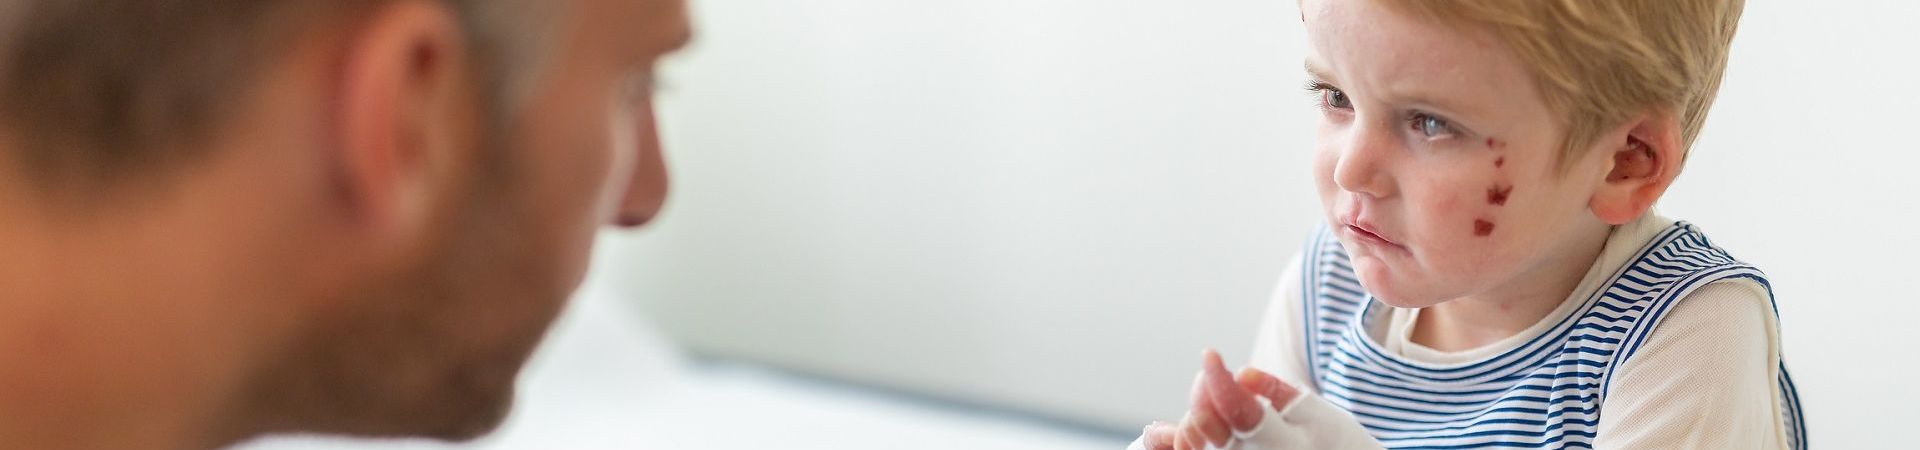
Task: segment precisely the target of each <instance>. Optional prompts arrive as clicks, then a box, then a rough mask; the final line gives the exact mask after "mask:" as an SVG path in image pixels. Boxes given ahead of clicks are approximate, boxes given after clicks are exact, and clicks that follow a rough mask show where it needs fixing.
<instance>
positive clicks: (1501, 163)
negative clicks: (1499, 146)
mask: <svg viewBox="0 0 1920 450" xmlns="http://www.w3.org/2000/svg"><path fill="white" fill-rule="evenodd" d="M1506 165H1507V157H1505V156H1502V157H1499V158H1494V159H1493V168H1495V169H1498V168H1501V167H1505V166H1506Z"/></svg>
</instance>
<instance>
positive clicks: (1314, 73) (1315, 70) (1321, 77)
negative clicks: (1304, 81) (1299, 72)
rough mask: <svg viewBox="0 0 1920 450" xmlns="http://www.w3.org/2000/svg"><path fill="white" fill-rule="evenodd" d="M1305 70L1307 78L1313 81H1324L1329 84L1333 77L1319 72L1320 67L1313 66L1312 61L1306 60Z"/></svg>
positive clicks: (1321, 71)
mask: <svg viewBox="0 0 1920 450" xmlns="http://www.w3.org/2000/svg"><path fill="white" fill-rule="evenodd" d="M1306 69H1307V76H1308V77H1311V78H1313V79H1314V80H1318V81H1326V82H1331V81H1332V80H1333V77H1330V76H1327V71H1325V70H1320V66H1319V65H1318V64H1314V63H1313V60H1311V59H1309V60H1307V62H1306Z"/></svg>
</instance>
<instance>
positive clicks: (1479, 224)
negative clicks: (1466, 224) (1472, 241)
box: [1473, 220, 1493, 237]
mask: <svg viewBox="0 0 1920 450" xmlns="http://www.w3.org/2000/svg"><path fill="white" fill-rule="evenodd" d="M1473 235H1474V236H1479V237H1487V236H1492V235H1493V222H1488V221H1486V220H1474V221H1473Z"/></svg>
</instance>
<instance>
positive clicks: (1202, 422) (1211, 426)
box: [1180, 401, 1233, 447]
mask: <svg viewBox="0 0 1920 450" xmlns="http://www.w3.org/2000/svg"><path fill="white" fill-rule="evenodd" d="M1199 403H1201V404H1200V405H1199V406H1197V407H1195V408H1194V410H1193V415H1190V416H1187V418H1188V421H1187V422H1186V423H1183V424H1180V426H1181V428H1190V429H1192V431H1194V433H1195V434H1198V435H1200V438H1201V439H1204V440H1205V441H1206V442H1208V443H1212V444H1213V445H1214V446H1215V447H1225V446H1226V445H1227V439H1230V438H1232V437H1233V430H1231V429H1228V428H1227V423H1226V422H1225V421H1222V420H1220V419H1219V418H1217V417H1214V415H1213V411H1212V408H1211V407H1210V406H1208V405H1206V404H1205V402H1204V401H1202V402H1199ZM1195 444H1199V442H1195Z"/></svg>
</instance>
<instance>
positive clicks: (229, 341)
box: [0, 191, 264, 449]
mask: <svg viewBox="0 0 1920 450" xmlns="http://www.w3.org/2000/svg"><path fill="white" fill-rule="evenodd" d="M20 194H21V193H20V192H19V191H13V192H9V193H0V196H18V195H20ZM29 195H30V194H29ZM13 200H18V197H15V198H14V199H13ZM17 206H20V203H19V202H16V201H0V207H8V208H9V209H4V210H0V215H8V216H11V217H10V218H8V219H0V248H5V249H6V251H4V252H0V442H5V443H6V444H5V446H7V447H8V448H14V447H18V448H35V449H95V448H101V449H107V448H111V449H176V448H178V449H191V448H209V447H213V446H216V445H219V444H222V443H225V442H226V441H230V440H232V439H234V438H236V437H235V436H225V435H223V434H225V433H224V431H226V430H222V429H221V427H222V426H223V425H224V424H225V423H226V421H225V420H223V419H227V418H228V416H229V415H230V414H231V413H232V411H230V409H231V405H233V404H237V403H238V402H237V401H235V399H234V398H233V397H234V395H236V393H235V392H234V387H236V386H242V385H244V383H242V381H243V380H242V378H243V377H245V376H246V364H247V361H249V360H251V359H252V358H251V357H250V355H251V354H253V353H255V352H257V351H258V349H259V347H260V346H261V345H263V344H264V342H261V341H262V339H259V336H248V335H246V334H244V333H243V331H244V330H249V329H250V328H251V327H250V325H249V324H250V322H253V320H252V319H255V317H250V316H257V314H255V313H256V312H255V311H246V310H240V309H236V308H234V307H233V306H234V304H235V303H236V302H233V301H232V300H235V299H248V298H255V299H258V298H260V297H248V295H251V294H250V293H249V292H244V289H236V287H237V286H244V285H235V284H232V283H227V282H226V281H228V280H230V279H231V278H230V277H231V275H229V274H227V272H229V271H231V269H232V267H225V266H222V265H220V264H217V262H218V261H219V258H218V257H216V256H214V255H217V254H219V251H217V250H214V249H209V248H205V247H195V246H192V245H191V244H190V243H188V242H191V241H187V242H182V239H184V238H185V237H186V236H187V235H183V234H181V230H183V229H186V228H189V227H191V226H199V225H201V224H197V223H192V222H190V221H188V222H176V221H167V220H158V221H148V220H133V218H129V217H121V218H122V219H127V220H118V221H111V222H112V223H106V222H109V221H102V220H90V219H88V220H73V221H67V220H49V219H47V218H46V217H45V216H40V217H35V214H36V212H35V211H30V210H23V209H18V208H13V207H17ZM213 231H215V232H217V231H218V230H213Z"/></svg>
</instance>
